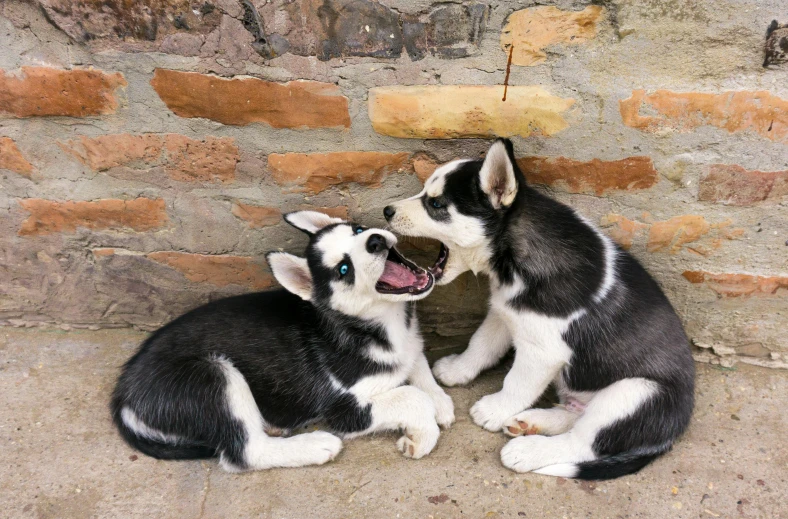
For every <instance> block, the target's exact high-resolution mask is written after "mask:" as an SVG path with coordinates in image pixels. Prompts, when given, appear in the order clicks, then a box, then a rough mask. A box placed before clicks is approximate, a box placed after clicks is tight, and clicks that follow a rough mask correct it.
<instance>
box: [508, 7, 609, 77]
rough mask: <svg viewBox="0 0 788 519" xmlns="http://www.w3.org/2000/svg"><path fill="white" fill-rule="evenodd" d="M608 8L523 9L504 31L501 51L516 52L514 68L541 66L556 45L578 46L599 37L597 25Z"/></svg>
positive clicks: (513, 59)
mask: <svg viewBox="0 0 788 519" xmlns="http://www.w3.org/2000/svg"><path fill="white" fill-rule="evenodd" d="M603 12H604V9H603V8H602V7H599V6H597V5H590V6H588V7H586V8H585V9H583V10H582V11H562V10H560V9H558V8H556V7H553V6H549V7H546V6H542V7H531V8H528V9H521V10H519V11H515V12H513V13H512V14H510V15H509V17H508V18H507V19H506V25H505V26H504V28H503V31H501V48H502V49H503V50H504V51H506V52H507V53H508V52H509V48H510V47H511V46H512V45H514V50H513V51H512V64H513V65H538V64H539V63H542V62H544V61H545V59H546V58H547V54H545V52H544V50H543V49H544V48H545V47H547V46H548V45H554V44H556V43H568V44H573V45H577V44H580V43H585V42H586V41H588V40H590V39H592V38H595V37H596V23H597V21H598V20H599V18H600V17H601V16H602V13H603Z"/></svg>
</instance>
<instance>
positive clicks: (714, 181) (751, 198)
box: [698, 164, 788, 206]
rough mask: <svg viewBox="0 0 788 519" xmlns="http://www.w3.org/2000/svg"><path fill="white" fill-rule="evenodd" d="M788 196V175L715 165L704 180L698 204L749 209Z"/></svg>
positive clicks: (703, 177) (786, 173) (702, 178)
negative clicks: (750, 206) (735, 206)
mask: <svg viewBox="0 0 788 519" xmlns="http://www.w3.org/2000/svg"><path fill="white" fill-rule="evenodd" d="M786 195H788V170H787V171H767V172H764V171H750V170H746V169H744V168H743V167H741V166H737V165H728V164H712V165H711V166H709V169H708V171H707V172H706V173H705V174H704V175H703V176H701V179H700V188H699V190H698V200H703V201H709V202H721V203H723V204H727V205H739V206H747V205H752V204H754V203H756V202H762V201H764V200H769V199H771V200H777V199H780V198H782V197H784V196H786Z"/></svg>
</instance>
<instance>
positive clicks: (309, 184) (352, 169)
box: [268, 151, 410, 194]
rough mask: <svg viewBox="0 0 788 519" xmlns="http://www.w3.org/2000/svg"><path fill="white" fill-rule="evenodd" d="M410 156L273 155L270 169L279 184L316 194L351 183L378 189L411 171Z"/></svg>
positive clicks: (356, 153) (362, 153)
mask: <svg viewBox="0 0 788 519" xmlns="http://www.w3.org/2000/svg"><path fill="white" fill-rule="evenodd" d="M409 157H410V154H409V153H383V152H377V151H347V152H336V153H285V154H279V153H272V154H271V155H269V156H268V168H269V170H270V171H271V174H272V175H273V177H274V180H275V181H276V182H277V183H278V184H280V185H282V186H285V187H287V188H289V189H291V190H293V191H307V192H309V193H312V194H315V193H320V192H321V191H324V190H326V189H328V188H329V187H330V186H334V185H337V184H344V183H348V182H354V183H357V184H362V185H364V186H368V187H378V186H380V183H381V181H382V180H383V179H384V178H385V177H386V176H388V175H390V174H392V173H396V172H397V171H404V170H407V171H410V164H409V163H408V159H409Z"/></svg>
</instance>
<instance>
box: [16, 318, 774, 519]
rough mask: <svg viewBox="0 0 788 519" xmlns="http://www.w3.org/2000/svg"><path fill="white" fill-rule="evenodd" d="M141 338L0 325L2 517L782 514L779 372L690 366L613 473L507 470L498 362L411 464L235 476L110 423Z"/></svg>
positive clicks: (374, 449) (388, 449)
mask: <svg viewBox="0 0 788 519" xmlns="http://www.w3.org/2000/svg"><path fill="white" fill-rule="evenodd" d="M143 337H144V334H142V333H138V332H132V331H98V332H87V331H84V332H83V331H79V332H75V331H72V332H60V331H41V330H35V331H30V330H17V329H7V328H6V329H0V409H2V415H0V442H1V443H0V445H1V447H0V456H1V458H0V459H1V460H2V461H0V517H9V518H21V517H41V518H49V517H51V518H70V517H75V518H87V517H100V518H109V517H120V518H131V517H156V518H168V517H177V518H188V517H204V518H219V517H237V518H240V517H270V518H278V519H283V518H305V517H320V518H323V517H325V518H353V517H385V518H388V517H392V518H393V517H401V518H415V517H423V518H429V517H432V518H436V519H437V518H444V517H445V518H449V517H471V518H477V517H532V518H553V517H556V518H575V517H578V518H579V517H593V518H601V517H615V518H625V517H670V518H684V517H687V518H690V517H692V518H694V517H701V518H714V517H762V518H778V517H788V506H786V503H788V450H787V449H786V446H785V437H786V433H788V420H786V413H785V410H786V409H787V408H788V373H786V372H779V371H770V370H765V369H761V368H753V367H746V366H740V367H738V368H737V369H733V370H727V369H720V368H716V367H712V366H707V365H699V366H698V384H697V385H698V391H697V407H696V410H695V415H694V419H693V422H692V426H691V428H690V430H689V432H688V433H687V434H686V435H685V436H684V438H683V439H682V440H681V441H680V442H679V443H678V445H677V446H676V447H675V448H674V450H673V451H672V452H671V453H669V454H668V455H666V456H664V457H663V458H662V459H660V460H658V461H657V462H655V463H653V464H652V465H650V466H649V467H647V468H646V469H644V470H643V471H642V472H641V473H639V474H636V475H634V476H630V477H625V478H622V479H619V480H616V481H608V482H599V483H589V482H576V481H572V480H565V479H561V478H552V477H548V476H540V475H535V474H524V475H523V474H515V473H513V472H510V471H508V470H506V469H504V468H503V467H502V466H501V464H500V461H499V458H498V453H499V451H500V449H501V447H502V446H503V444H504V442H505V441H506V439H505V438H504V436H503V435H501V434H493V433H488V432H486V431H483V430H482V429H480V428H479V427H477V426H476V425H474V424H473V422H471V421H470V419H469V417H468V408H469V406H470V405H471V404H472V403H473V402H475V401H476V400H477V399H478V398H479V397H480V396H482V395H484V394H486V393H489V392H491V391H493V390H494V389H495V388H497V387H499V385H500V383H501V378H502V371H501V370H497V371H493V372H491V373H489V374H487V375H485V376H483V377H482V378H480V379H479V380H478V381H477V382H475V383H474V384H472V385H471V386H470V387H467V388H457V389H452V390H450V391H449V393H450V394H451V396H452V397H453V398H454V401H455V404H456V407H457V423H456V424H455V425H454V426H453V427H452V428H451V430H449V431H447V432H445V433H444V434H443V436H442V437H441V440H440V442H439V443H438V446H437V448H436V450H435V451H434V452H433V453H432V454H431V455H430V456H428V457H427V458H424V459H422V460H420V461H411V460H407V459H404V458H403V457H402V456H400V455H399V453H398V452H397V451H396V449H395V447H394V442H395V440H396V436H395V435H394V434H389V435H381V436H377V437H373V438H362V439H357V440H353V441H348V442H346V443H345V449H344V451H343V452H342V453H341V454H340V456H339V457H338V458H337V459H336V460H335V461H334V462H332V463H329V464H327V465H324V466H322V467H310V468H301V469H281V470H271V471H266V472H258V473H250V474H242V475H233V474H227V473H225V472H223V471H222V470H221V469H219V468H218V466H217V464H216V463H215V462H214V461H210V460H209V461H202V462H162V461H156V460H153V459H150V458H147V457H145V456H142V455H138V454H136V453H135V452H134V451H132V450H131V449H130V448H129V447H127V446H126V445H125V444H124V443H123V442H122V441H121V440H120V438H119V437H118V435H117V434H116V433H115V431H114V430H113V428H112V426H111V423H110V420H109V416H108V412H107V400H108V395H109V393H110V391H111V389H112V386H113V383H114V380H115V377H116V375H117V372H118V367H119V366H120V365H121V364H122V363H123V362H124V361H125V360H126V359H127V358H128V357H129V356H130V355H131V354H132V352H133V351H134V349H135V348H136V346H137V344H138V343H139V341H140V339H142V338H143Z"/></svg>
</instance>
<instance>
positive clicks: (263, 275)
mask: <svg viewBox="0 0 788 519" xmlns="http://www.w3.org/2000/svg"><path fill="white" fill-rule="evenodd" d="M147 257H148V258H150V259H152V260H153V261H157V262H159V263H163V264H165V265H167V266H169V267H172V268H174V269H176V270H178V271H180V272H181V273H183V275H184V276H185V277H186V279H188V280H189V281H194V282H195V283H210V284H212V285H216V286H220V287H223V286H227V285H240V286H246V287H250V288H254V289H256V290H260V289H264V288H268V287H270V286H272V285H273V284H274V277H273V276H272V275H271V274H270V273H269V272H267V271H266V269H265V268H264V267H262V266H261V265H259V264H258V263H255V261H254V259H253V258H251V257H247V256H218V255H207V254H191V253H187V252H174V251H173V252H166V251H160V252H151V253H150V254H148V255H147Z"/></svg>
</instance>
